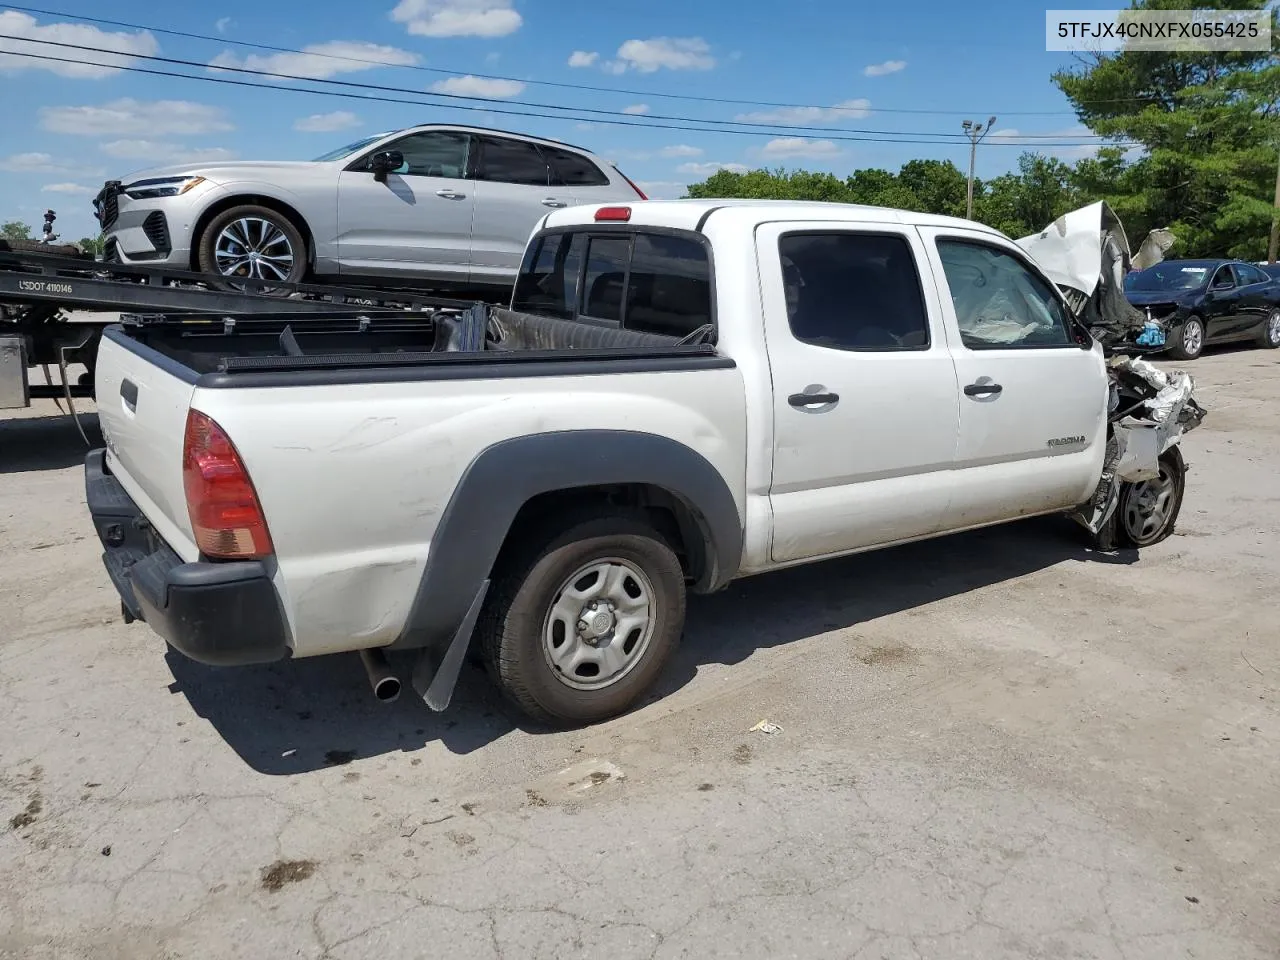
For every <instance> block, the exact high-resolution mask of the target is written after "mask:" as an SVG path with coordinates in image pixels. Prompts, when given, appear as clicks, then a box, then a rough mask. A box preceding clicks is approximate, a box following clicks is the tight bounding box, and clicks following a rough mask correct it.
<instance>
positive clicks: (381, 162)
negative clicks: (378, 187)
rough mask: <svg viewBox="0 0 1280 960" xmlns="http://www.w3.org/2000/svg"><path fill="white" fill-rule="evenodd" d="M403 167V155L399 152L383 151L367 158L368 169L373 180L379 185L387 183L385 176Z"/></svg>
mask: <svg viewBox="0 0 1280 960" xmlns="http://www.w3.org/2000/svg"><path fill="white" fill-rule="evenodd" d="M403 166H404V154H403V153H401V152H400V151H399V150H383V151H382V152H380V153H375V154H374V155H373V156H372V157H370V158H369V169H370V170H372V171H373V179H375V180H377V181H378V182H379V183H386V182H387V174H389V173H391V172H392V171H395V170H399V169H400V168H401V167H403Z"/></svg>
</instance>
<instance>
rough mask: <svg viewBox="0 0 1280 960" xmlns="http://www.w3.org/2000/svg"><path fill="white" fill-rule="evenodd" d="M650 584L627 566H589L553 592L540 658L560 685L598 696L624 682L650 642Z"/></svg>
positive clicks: (614, 561) (606, 562) (612, 562)
mask: <svg viewBox="0 0 1280 960" xmlns="http://www.w3.org/2000/svg"><path fill="white" fill-rule="evenodd" d="M654 602H655V601H654V590H653V584H652V583H651V582H650V581H649V578H648V577H647V576H646V575H645V573H644V571H642V570H641V569H640V568H639V567H637V566H636V565H635V564H634V563H632V562H631V561H629V560H621V559H618V558H617V557H609V558H607V559H603V560H592V561H591V562H590V563H588V564H585V565H584V566H582V567H580V568H579V569H578V570H577V571H576V572H575V573H574V574H573V575H572V576H570V577H567V578H566V579H565V581H564V583H562V584H561V585H560V588H559V589H558V590H557V591H556V592H555V595H554V599H553V600H552V601H551V609H550V610H549V611H548V612H547V616H546V619H545V620H544V621H543V625H542V652H543V655H544V656H545V657H546V660H547V664H548V666H550V667H551V669H552V671H553V672H554V673H555V675H556V677H557V678H558V679H559V680H560V682H561V683H563V684H565V685H566V686H569V687H572V688H574V689H575V690H601V689H603V688H605V687H608V686H610V685H611V684H614V683H616V682H618V681H619V680H621V679H622V678H623V677H625V676H626V675H627V674H628V673H630V672H631V670H632V669H633V668H634V667H635V665H636V664H637V663H639V662H640V660H641V658H642V657H643V656H644V653H645V651H646V650H647V649H648V648H649V641H650V640H652V639H653V632H654V620H655V615H654V612H653V606H654Z"/></svg>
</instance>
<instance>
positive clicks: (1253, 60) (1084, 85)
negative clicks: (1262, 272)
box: [1053, 0, 1280, 260]
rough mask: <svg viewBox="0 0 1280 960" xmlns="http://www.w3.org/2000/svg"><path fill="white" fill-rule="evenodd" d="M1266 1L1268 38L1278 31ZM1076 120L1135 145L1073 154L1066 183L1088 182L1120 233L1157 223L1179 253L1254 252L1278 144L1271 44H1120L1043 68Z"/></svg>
mask: <svg viewBox="0 0 1280 960" xmlns="http://www.w3.org/2000/svg"><path fill="white" fill-rule="evenodd" d="M1133 6H1134V7H1135V8H1137V9H1145V10H1186V9H1210V8H1211V9H1219V10H1225V9H1233V10H1261V9H1267V7H1268V5H1267V2H1266V0H1135V2H1134V4H1133ZM1275 18H1276V14H1275V12H1274V11H1272V20H1273V34H1272V36H1273V44H1274V43H1275V42H1276V41H1277V39H1280V30H1277V23H1276V19H1275ZM1053 79H1054V82H1055V83H1056V84H1057V85H1058V87H1059V89H1061V90H1062V92H1063V93H1064V94H1066V96H1067V97H1068V99H1070V100H1071V102H1072V105H1073V106H1074V107H1075V110H1076V114H1077V116H1078V117H1079V118H1080V120H1081V122H1083V123H1084V124H1086V125H1087V126H1088V127H1089V128H1090V129H1091V130H1093V131H1094V132H1095V133H1099V134H1101V135H1103V136H1104V137H1108V138H1112V139H1114V140H1115V141H1117V142H1121V143H1131V144H1136V145H1138V146H1139V147H1140V148H1141V153H1140V155H1139V156H1138V157H1137V158H1136V159H1134V160H1132V161H1131V162H1128V163H1125V162H1124V161H1123V160H1122V159H1120V158H1119V157H1118V156H1117V155H1116V154H1115V153H1110V154H1108V155H1106V156H1104V157H1103V158H1101V159H1100V160H1099V161H1097V162H1096V163H1092V164H1088V163H1081V164H1080V165H1078V167H1077V171H1076V174H1075V176H1074V178H1073V179H1074V182H1075V185H1076V187H1077V188H1078V189H1081V190H1082V192H1089V193H1092V192H1093V191H1095V190H1097V191H1100V192H1101V193H1102V197H1103V198H1105V199H1106V200H1107V201H1108V202H1110V203H1111V205H1112V206H1113V207H1114V208H1115V209H1116V212H1117V213H1118V214H1119V215H1120V217H1121V219H1122V220H1123V221H1124V223H1125V228H1126V231H1127V232H1128V233H1129V235H1130V237H1131V238H1132V237H1138V236H1142V235H1143V234H1144V233H1145V232H1146V231H1147V230H1150V229H1152V228H1153V227H1168V228H1170V229H1171V230H1172V231H1173V232H1174V234H1175V235H1176V236H1177V238H1178V252H1179V254H1181V255H1183V256H1198V255H1208V256H1232V257H1241V258H1244V259H1255V260H1256V259H1260V258H1261V256H1262V255H1263V254H1264V252H1265V250H1266V243H1267V235H1268V232H1269V230H1270V226H1271V219H1272V216H1273V213H1274V211H1273V207H1272V203H1271V199H1272V192H1273V188H1274V182H1275V181H1274V178H1275V167H1276V151H1277V149H1280V124H1278V122H1277V111H1278V108H1280V62H1277V59H1276V57H1275V53H1274V49H1273V51H1271V52H1253V53H1251V52H1241V51H1228V52H1191V53H1184V52H1177V53H1169V52H1145V51H1125V52H1123V53H1119V54H1115V55H1107V56H1097V57H1093V58H1092V59H1088V60H1085V61H1083V62H1082V63H1081V64H1080V65H1079V66H1078V67H1076V68H1075V69H1071V70H1063V71H1060V72H1058V73H1057V74H1055V75H1054V78H1053Z"/></svg>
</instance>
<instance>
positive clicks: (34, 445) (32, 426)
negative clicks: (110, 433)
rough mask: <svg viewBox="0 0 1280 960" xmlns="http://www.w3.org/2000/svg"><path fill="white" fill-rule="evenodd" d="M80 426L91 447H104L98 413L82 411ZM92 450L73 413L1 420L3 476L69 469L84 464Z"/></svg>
mask: <svg viewBox="0 0 1280 960" xmlns="http://www.w3.org/2000/svg"><path fill="white" fill-rule="evenodd" d="M80 425H81V426H82V427H83V428H84V432H85V434H86V435H87V436H88V438H89V444H90V445H91V446H94V447H100V446H102V443H103V440H102V431H101V430H100V429H99V428H98V415H97V414H96V413H81V414H80ZM89 449H90V447H89V446H86V445H85V442H84V438H82V437H81V436H80V431H79V430H77V429H76V424H75V420H74V419H73V418H72V416H71V414H69V413H68V414H61V415H55V416H48V417H13V418H10V419H4V420H0V475H2V474H7V473H27V472H29V471H40V470H65V469H66V468H67V467H74V466H77V465H78V464H82V463H84V458H85V455H86V454H87V453H88V452H89Z"/></svg>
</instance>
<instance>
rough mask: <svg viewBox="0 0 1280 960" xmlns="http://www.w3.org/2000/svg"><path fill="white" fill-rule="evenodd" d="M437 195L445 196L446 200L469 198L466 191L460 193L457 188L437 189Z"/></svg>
mask: <svg viewBox="0 0 1280 960" xmlns="http://www.w3.org/2000/svg"><path fill="white" fill-rule="evenodd" d="M436 196H437V197H444V198H445V199H446V200H465V199H466V198H467V195H466V194H465V193H458V191H456V190H437V191H436Z"/></svg>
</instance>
